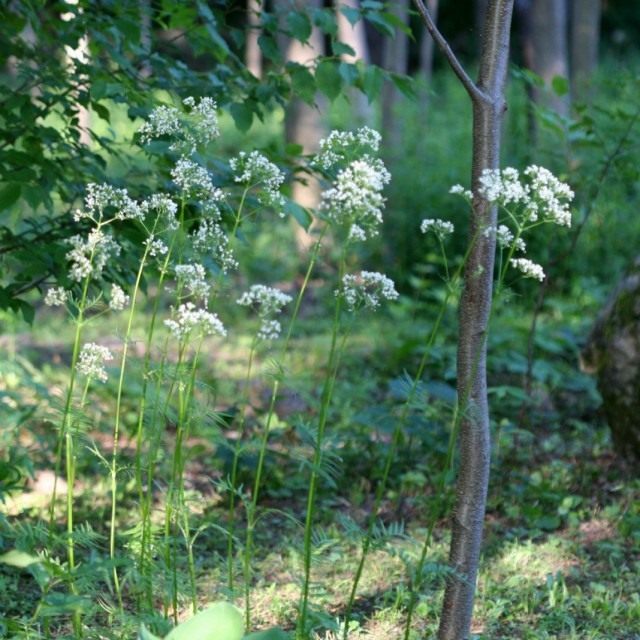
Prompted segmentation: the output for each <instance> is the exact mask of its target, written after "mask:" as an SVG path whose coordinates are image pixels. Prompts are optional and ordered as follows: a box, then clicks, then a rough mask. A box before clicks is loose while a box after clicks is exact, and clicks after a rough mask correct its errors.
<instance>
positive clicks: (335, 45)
mask: <svg viewBox="0 0 640 640" xmlns="http://www.w3.org/2000/svg"><path fill="white" fill-rule="evenodd" d="M331 50H332V51H333V55H334V56H343V55H344V56H355V55H356V52H355V51H354V49H353V48H352V47H350V46H349V45H348V44H345V43H344V42H339V41H338V40H332V41H331Z"/></svg>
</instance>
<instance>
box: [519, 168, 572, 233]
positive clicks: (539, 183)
mask: <svg viewBox="0 0 640 640" xmlns="http://www.w3.org/2000/svg"><path fill="white" fill-rule="evenodd" d="M524 173H525V175H526V176H527V177H528V178H529V180H530V181H531V184H530V187H529V192H530V197H531V202H530V205H529V206H528V207H527V210H528V211H529V218H530V219H531V220H535V219H537V218H538V217H542V218H545V219H548V220H551V221H552V222H555V223H556V224H559V225H561V226H565V227H570V226H571V211H570V210H569V203H570V202H571V201H572V200H573V197H574V193H573V191H572V190H571V187H569V185H568V184H565V183H564V182H560V180H558V178H556V177H555V176H554V175H553V174H552V173H551V171H549V170H548V169H545V168H544V167H538V166H537V165H531V166H529V167H527V168H526V169H525V171H524Z"/></svg>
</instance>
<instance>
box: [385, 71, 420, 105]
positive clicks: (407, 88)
mask: <svg viewBox="0 0 640 640" xmlns="http://www.w3.org/2000/svg"><path fill="white" fill-rule="evenodd" d="M389 77H390V78H391V81H392V82H393V84H394V85H395V86H396V88H397V89H398V91H400V92H401V93H402V94H404V95H405V96H407V98H411V99H412V100H413V99H414V98H415V97H417V95H418V94H417V91H416V83H415V81H414V80H413V78H411V77H409V76H405V75H402V74H401V73H390V74H389Z"/></svg>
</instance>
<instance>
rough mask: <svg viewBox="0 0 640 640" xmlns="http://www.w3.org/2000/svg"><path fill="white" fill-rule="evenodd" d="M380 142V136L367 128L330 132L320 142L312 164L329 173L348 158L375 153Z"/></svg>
mask: <svg viewBox="0 0 640 640" xmlns="http://www.w3.org/2000/svg"><path fill="white" fill-rule="evenodd" d="M380 140H381V137H380V134H379V133H378V132H377V131H375V130H374V129H370V128H369V127H361V128H360V129H357V130H356V131H332V132H331V133H330V134H329V135H328V136H327V137H326V138H323V139H322V140H320V151H319V152H318V154H317V155H316V157H315V159H314V161H313V164H314V165H315V166H316V167H318V168H320V169H322V170H324V171H329V170H330V169H332V168H334V167H335V166H336V165H337V164H340V163H344V162H345V161H346V160H347V159H349V158H354V157H360V156H363V155H368V154H375V153H377V152H378V150H379V149H380Z"/></svg>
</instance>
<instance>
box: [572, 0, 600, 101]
mask: <svg viewBox="0 0 640 640" xmlns="http://www.w3.org/2000/svg"><path fill="white" fill-rule="evenodd" d="M601 8H602V7H601V0H572V4H571V94H572V97H573V99H574V100H582V101H584V100H588V99H589V89H590V80H591V76H592V74H593V72H594V71H595V69H596V67H597V65H598V45H599V40H600V13H601Z"/></svg>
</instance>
